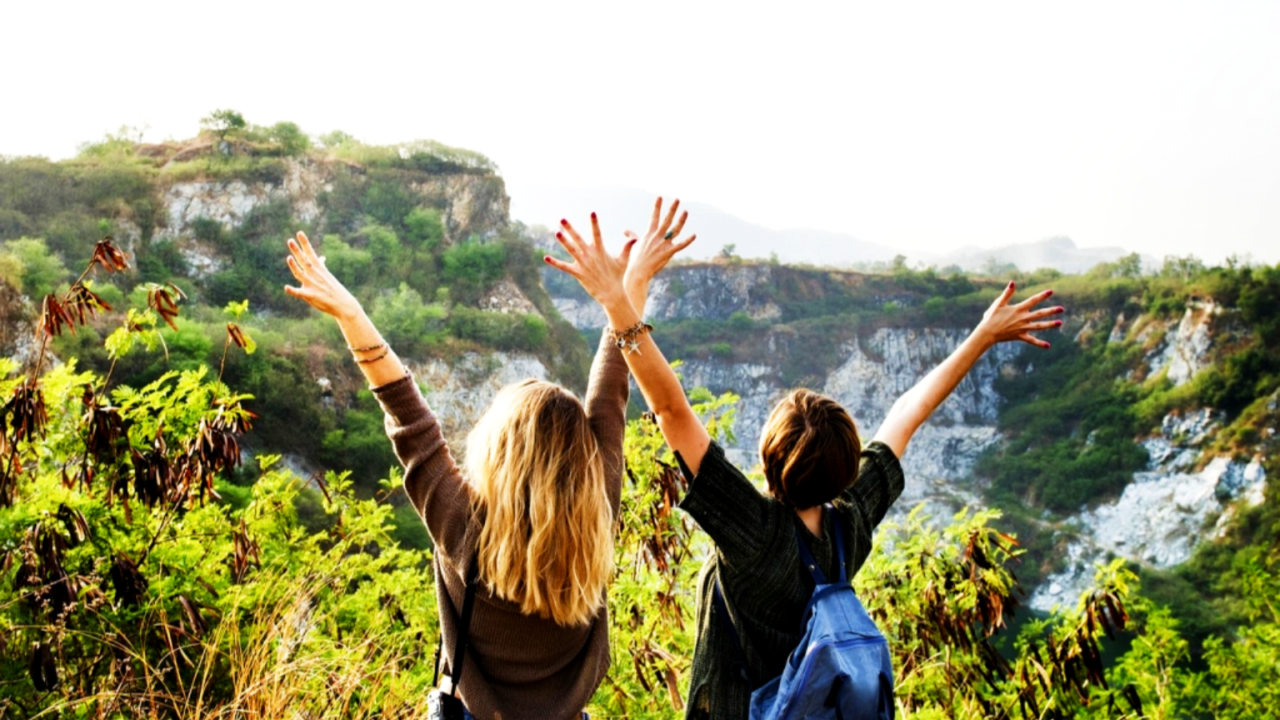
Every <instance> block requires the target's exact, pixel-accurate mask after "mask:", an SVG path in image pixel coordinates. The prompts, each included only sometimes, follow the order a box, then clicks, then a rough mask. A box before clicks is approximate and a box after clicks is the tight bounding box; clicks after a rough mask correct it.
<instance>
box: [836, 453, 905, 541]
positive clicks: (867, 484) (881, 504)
mask: <svg viewBox="0 0 1280 720" xmlns="http://www.w3.org/2000/svg"><path fill="white" fill-rule="evenodd" d="M903 486H904V480H903V476H902V465H901V463H899V462H898V456H897V455H894V454H893V450H892V449H891V448H890V447H889V446H888V445H885V444H884V443H882V442H871V443H870V444H868V445H867V446H866V447H864V448H862V460H861V461H860V462H859V464H858V480H857V482H855V483H854V484H852V485H850V486H849V487H848V488H846V489H845V491H844V492H843V493H841V499H842V500H844V501H845V502H848V503H849V504H851V505H853V506H854V507H856V508H858V511H859V512H860V513H861V514H862V519H863V520H864V521H865V523H866V528H867V530H868V531H873V530H875V528H876V526H878V525H879V524H880V521H882V520H884V516H885V515H886V514H887V513H888V512H889V508H890V507H892V506H893V503H894V502H896V501H897V499H898V496H899V495H901V494H902V488H903Z"/></svg>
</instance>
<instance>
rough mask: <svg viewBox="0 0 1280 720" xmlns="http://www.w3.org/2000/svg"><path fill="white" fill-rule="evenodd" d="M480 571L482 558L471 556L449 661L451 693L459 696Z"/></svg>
mask: <svg viewBox="0 0 1280 720" xmlns="http://www.w3.org/2000/svg"><path fill="white" fill-rule="evenodd" d="M479 571H480V559H479V558H471V567H469V568H468V569H467V592H466V595H465V596H464V597H463V599H462V616H461V617H460V618H458V637H457V638H456V639H454V642H453V660H452V661H451V662H450V663H449V681H450V682H449V685H450V688H449V694H450V695H453V696H454V697H457V696H458V685H459V684H460V683H461V682H462V667H463V661H464V660H465V659H466V654H467V640H468V639H469V637H470V635H471V611H472V610H474V609H475V606H476V585H477V584H478V583H477V580H478V576H477V574H478V573H479Z"/></svg>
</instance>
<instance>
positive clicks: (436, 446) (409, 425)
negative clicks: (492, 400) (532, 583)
mask: <svg viewBox="0 0 1280 720" xmlns="http://www.w3.org/2000/svg"><path fill="white" fill-rule="evenodd" d="M373 392H374V395H376V396H377V398H378V401H379V402H380V403H382V409H383V410H384V411H385V412H386V428H387V435H388V436H390V437H391V442H392V444H393V445H394V446H395V451H396V455H397V456H398V457H399V458H400V462H401V463H402V464H403V465H404V469H405V475H404V489H405V492H406V493H407V494H408V495H409V500H410V501H411V502H412V503H413V506H414V507H415V508H416V509H417V510H418V513H419V514H420V515H421V516H422V518H423V520H424V521H425V522H426V524H427V530H428V532H430V533H431V539H432V540H433V541H434V542H435V562H434V565H435V579H436V596H437V598H438V600H439V605H440V632H441V636H442V642H443V646H444V648H445V649H446V652H444V653H443V655H444V659H443V660H442V661H441V662H442V664H443V667H442V669H441V672H443V673H445V674H448V673H449V670H448V662H449V658H450V656H451V655H452V652H453V651H452V648H453V643H454V638H455V637H457V632H458V616H459V614H460V613H461V608H462V599H463V596H464V595H465V593H466V571H467V567H468V564H469V563H470V562H471V560H472V557H473V556H474V555H475V549H476V539H477V538H478V537H479V532H480V525H479V523H477V522H475V521H474V519H473V518H472V513H471V492H472V490H471V486H470V485H468V484H467V482H466V481H465V480H464V479H463V477H462V474H461V472H460V471H459V469H458V466H457V465H456V464H455V463H454V461H453V456H452V455H451V454H450V453H449V448H448V446H447V445H446V444H445V440H444V436H443V435H442V434H441V432H440V423H439V422H437V421H436V418H435V415H433V414H432V412H431V410H430V409H428V408H427V403H426V401H425V400H424V399H423V398H422V394H421V393H420V392H419V391H418V388H417V385H416V384H415V383H414V381H413V379H412V378H410V377H405V378H402V379H400V380H397V381H395V382H393V383H388V384H387V385H383V386H381V387H378V388H375V389H374V391H373ZM627 393H628V387H627V364H626V361H625V360H623V358H622V354H621V353H620V352H619V351H618V349H617V348H616V347H614V346H613V344H612V343H610V342H609V341H608V338H607V337H602V338H601V341H600V348H599V350H598V351H597V352H596V357H595V361H594V362H593V363H592V365H591V378H590V381H589V383H588V385H587V397H586V402H585V406H586V411H587V416H588V418H589V420H590V424H591V428H592V430H593V431H594V432H595V435H596V439H597V440H598V441H599V443H600V450H601V452H602V453H603V455H604V461H605V482H606V483H607V487H606V491H607V493H608V496H609V503H610V504H611V505H612V506H613V512H614V516H615V517H616V516H617V513H618V502H619V498H620V496H621V492H622V438H623V434H624V431H625V424H626V418H625V412H626V406H627ZM483 580H484V578H481V583H480V587H479V590H478V591H477V593H476V605H475V610H474V611H473V615H472V618H471V633H470V646H469V647H468V650H467V655H466V659H465V660H464V665H465V667H464V669H463V673H462V683H461V687H460V694H461V696H462V698H463V700H464V702H465V703H466V705H467V709H468V710H470V711H471V713H472V714H473V715H475V716H476V718H478V720H520V719H522V718H531V719H532V718H538V719H539V720H542V719H546V720H569V718H578V717H579V715H580V713H581V711H582V708H583V707H584V706H585V705H586V704H587V701H588V700H590V699H591V695H592V694H593V693H594V692H595V690H596V687H597V686H599V684H600V682H601V681H602V680H603V679H604V676H605V673H606V672H607V671H608V669H609V616H608V611H607V610H606V609H605V607H604V605H603V602H602V604H601V608H600V612H599V614H598V615H596V618H595V620H594V621H593V622H592V623H590V624H589V625H585V626H582V627H561V626H560V625H557V624H556V623H555V622H554V621H552V620H549V619H545V620H544V619H542V618H539V617H536V616H530V615H523V614H521V612H520V608H519V606H517V605H516V604H514V603H511V602H507V601H505V600H501V599H499V598H496V597H494V596H493V595H492V594H491V593H489V592H488V590H487V589H486V588H485V586H484V582H483Z"/></svg>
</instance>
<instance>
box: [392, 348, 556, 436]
mask: <svg viewBox="0 0 1280 720" xmlns="http://www.w3.org/2000/svg"><path fill="white" fill-rule="evenodd" d="M406 364H407V365H408V367H409V370H410V372H412V373H413V376H414V378H415V379H416V380H417V381H418V385H419V386H420V387H422V388H423V395H424V396H425V397H426V399H427V404H428V405H430V406H431V409H432V411H433V412H435V414H436V417H437V418H438V419H439V420H440V427H441V429H442V430H443V431H444V436H445V439H446V440H448V442H449V447H450V449H452V450H453V453H454V456H455V457H460V456H461V455H462V450H463V448H465V447H466V445H465V442H466V437H467V433H468V432H469V431H470V430H471V427H472V426H473V425H474V424H475V422H476V420H478V419H479V418H480V416H481V415H482V414H483V413H484V411H485V410H486V409H488V407H489V404H490V403H492V402H493V398H494V396H495V395H497V394H498V391H499V390H501V389H502V388H503V387H505V386H507V385H510V384H511V383H516V382H520V381H522V380H527V379H529V378H536V379H538V380H546V379H547V368H546V367H545V366H544V365H543V364H542V362H541V361H540V360H538V359H537V358H536V357H534V356H532V355H525V354H522V353H513V354H508V353H503V352H495V353H493V354H492V355H481V354H479V353H467V354H465V355H463V356H462V357H461V358H460V359H458V360H457V361H456V362H454V363H452V364H449V363H445V362H444V361H441V360H431V361H428V362H425V363H413V362H406Z"/></svg>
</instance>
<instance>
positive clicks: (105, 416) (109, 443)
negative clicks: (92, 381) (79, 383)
mask: <svg viewBox="0 0 1280 720" xmlns="http://www.w3.org/2000/svg"><path fill="white" fill-rule="evenodd" d="M81 399H82V400H83V402H84V404H85V407H86V408H88V412H87V413H86V414H85V416H84V419H83V422H84V424H85V425H87V426H88V428H89V434H88V436H87V437H86V438H85V450H86V451H87V452H88V454H90V455H92V456H94V457H95V458H97V459H98V461H99V462H111V461H113V460H114V459H115V458H116V450H117V448H118V447H119V446H120V444H121V443H122V442H123V441H124V440H125V439H126V437H127V434H126V432H127V429H126V427H125V423H124V419H123V418H122V417H121V416H120V411H119V410H118V409H116V408H113V407H111V406H106V407H102V406H99V405H98V401H97V397H96V396H95V395H94V392H93V387H92V386H90V385H86V386H85V388H84V395H83V397H82V398H81ZM90 479H91V478H90Z"/></svg>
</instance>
